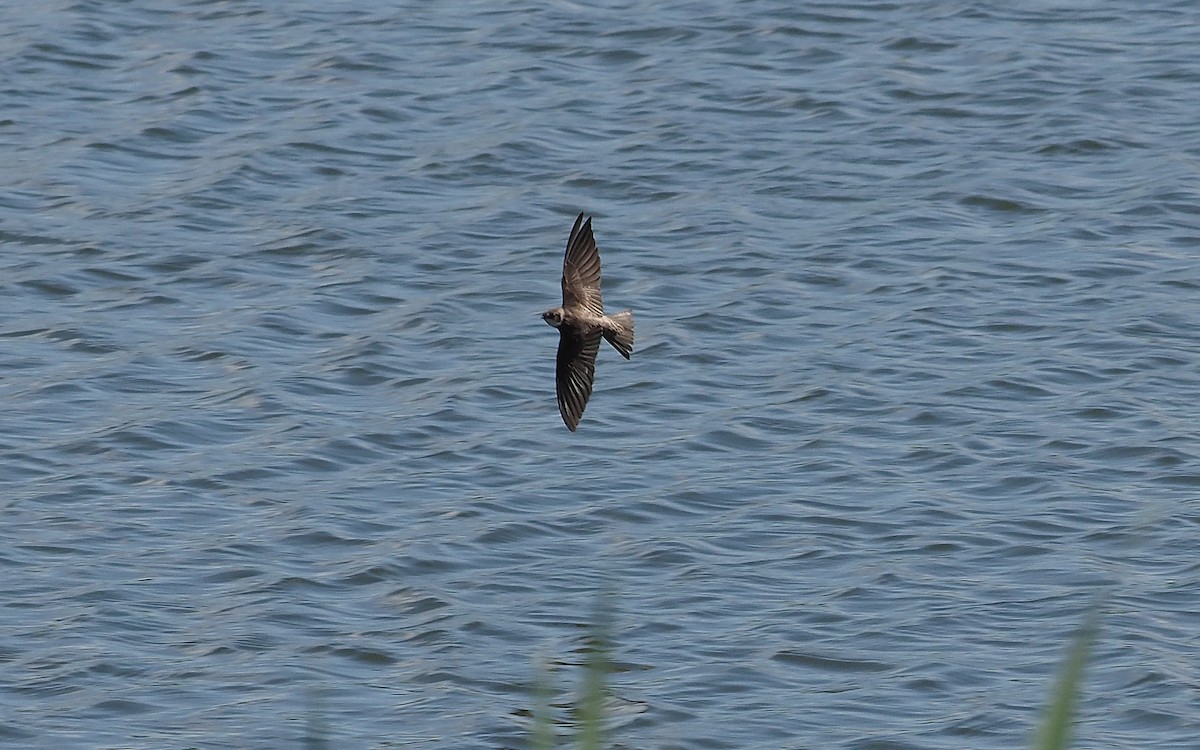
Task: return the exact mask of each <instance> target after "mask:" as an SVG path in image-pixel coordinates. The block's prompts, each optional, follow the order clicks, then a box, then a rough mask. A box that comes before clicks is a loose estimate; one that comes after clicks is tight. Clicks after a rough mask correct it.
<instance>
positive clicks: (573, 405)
mask: <svg viewBox="0 0 1200 750" xmlns="http://www.w3.org/2000/svg"><path fill="white" fill-rule="evenodd" d="M558 333H559V338H558V362H557V366H556V368H555V377H554V382H555V390H556V391H557V393H558V412H559V413H560V414H562V418H563V422H564V423H565V424H566V425H567V429H568V430H570V431H571V432H574V431H575V428H576V427H577V426H578V425H579V419H580V418H581V417H582V416H583V410H584V407H586V406H587V402H588V398H590V397H591V395H592V382H593V381H594V380H595V377H596V352H597V351H599V349H600V332H599V331H597V332H596V333H594V334H591V335H588V336H580V335H578V334H577V333H575V332H573V331H569V330H566V329H565V328H560V329H559V331H558Z"/></svg>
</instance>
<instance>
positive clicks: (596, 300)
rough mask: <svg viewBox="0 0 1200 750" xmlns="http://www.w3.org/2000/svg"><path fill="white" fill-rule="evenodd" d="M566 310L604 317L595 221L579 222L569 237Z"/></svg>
mask: <svg viewBox="0 0 1200 750" xmlns="http://www.w3.org/2000/svg"><path fill="white" fill-rule="evenodd" d="M562 291H563V307H568V308H569V307H576V306H583V307H586V308H587V309H588V310H589V311H591V312H592V313H595V314H596V315H603V314H604V302H603V300H602V299H601V297H600V251H599V250H597V249H596V239H595V238H594V237H592V219H591V217H588V220H587V221H584V220H583V214H582V213H580V214H579V218H577V219H575V226H573V227H571V236H570V237H569V238H567V254H566V257H564V258H563V276H562Z"/></svg>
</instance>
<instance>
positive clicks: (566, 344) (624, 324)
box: [542, 213, 633, 432]
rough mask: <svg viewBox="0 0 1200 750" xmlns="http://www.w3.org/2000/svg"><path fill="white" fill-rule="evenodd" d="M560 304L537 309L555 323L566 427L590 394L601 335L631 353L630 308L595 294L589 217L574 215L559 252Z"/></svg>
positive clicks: (596, 268) (557, 380)
mask: <svg viewBox="0 0 1200 750" xmlns="http://www.w3.org/2000/svg"><path fill="white" fill-rule="evenodd" d="M562 295H563V301H562V307H555V308H553V309H551V310H547V311H546V312H544V313H542V320H544V321H546V322H547V323H549V324H550V325H552V326H554V327H555V328H557V329H558V359H557V363H556V366H555V370H554V385H555V390H556V392H557V394H558V412H559V414H562V419H563V422H564V423H565V424H566V425H567V429H568V430H570V431H571V432H574V431H575V428H577V427H578V426H579V419H580V417H582V416H583V410H584V408H585V407H586V406H587V402H588V398H589V397H590V396H591V395H592V382H593V381H594V380H595V377H596V352H597V351H599V349H600V339H601V338H602V337H603V338H604V340H605V341H607V342H608V343H610V344H612V345H613V348H614V349H616V350H617V351H618V352H620V353H621V356H622V357H624V358H625V359H629V355H630V354H632V353H633V311H632V310H624V311H622V312H619V313H617V314H616V315H612V316H608V315H605V314H604V302H603V301H602V300H601V298H600V251H599V250H597V249H596V240H595V238H593V237H592V219H591V217H590V216H589V217H588V220H587V221H584V220H583V214H582V213H580V214H579V217H578V218H577V219H575V226H573V227H571V236H570V237H568V238H567V254H566V257H564V258H563V274H562Z"/></svg>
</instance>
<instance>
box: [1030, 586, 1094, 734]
mask: <svg viewBox="0 0 1200 750" xmlns="http://www.w3.org/2000/svg"><path fill="white" fill-rule="evenodd" d="M1099 628H1100V614H1099V608H1098V607H1097V608H1096V609H1093V610H1092V612H1091V614H1090V615H1088V619H1087V620H1086V621H1085V622H1084V624H1083V627H1082V628H1080V629H1079V633H1078V634H1076V636H1075V640H1074V642H1073V643H1072V644H1071V650H1070V652H1069V653H1068V654H1067V659H1066V661H1065V662H1064V663H1063V666H1062V668H1061V670H1060V672H1059V677H1058V684H1057V685H1056V686H1055V688H1054V692H1053V693H1051V695H1050V703H1049V704H1048V705H1047V706H1046V712H1045V715H1044V716H1043V718H1042V725H1041V728H1040V729H1039V731H1038V733H1037V739H1036V741H1035V742H1034V748H1035V750H1066V748H1067V746H1068V745H1069V744H1070V741H1071V724H1072V723H1073V721H1074V719H1075V705H1076V703H1077V702H1078V700H1079V693H1080V690H1081V687H1082V683H1083V670H1084V667H1085V666H1087V662H1088V658H1089V656H1090V654H1091V649H1092V644H1093V643H1094V642H1095V640H1096V633H1097V631H1098V630H1099Z"/></svg>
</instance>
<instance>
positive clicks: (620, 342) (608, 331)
mask: <svg viewBox="0 0 1200 750" xmlns="http://www.w3.org/2000/svg"><path fill="white" fill-rule="evenodd" d="M605 322H606V323H608V325H606V326H604V339H605V340H606V341H608V343H610V344H612V345H613V348H614V349H616V350H617V351H619V352H620V353H621V356H622V357H624V358H625V359H629V355H630V354H633V310H622V311H621V312H619V313H617V314H616V315H610V316H608V320H607V321H605Z"/></svg>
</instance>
